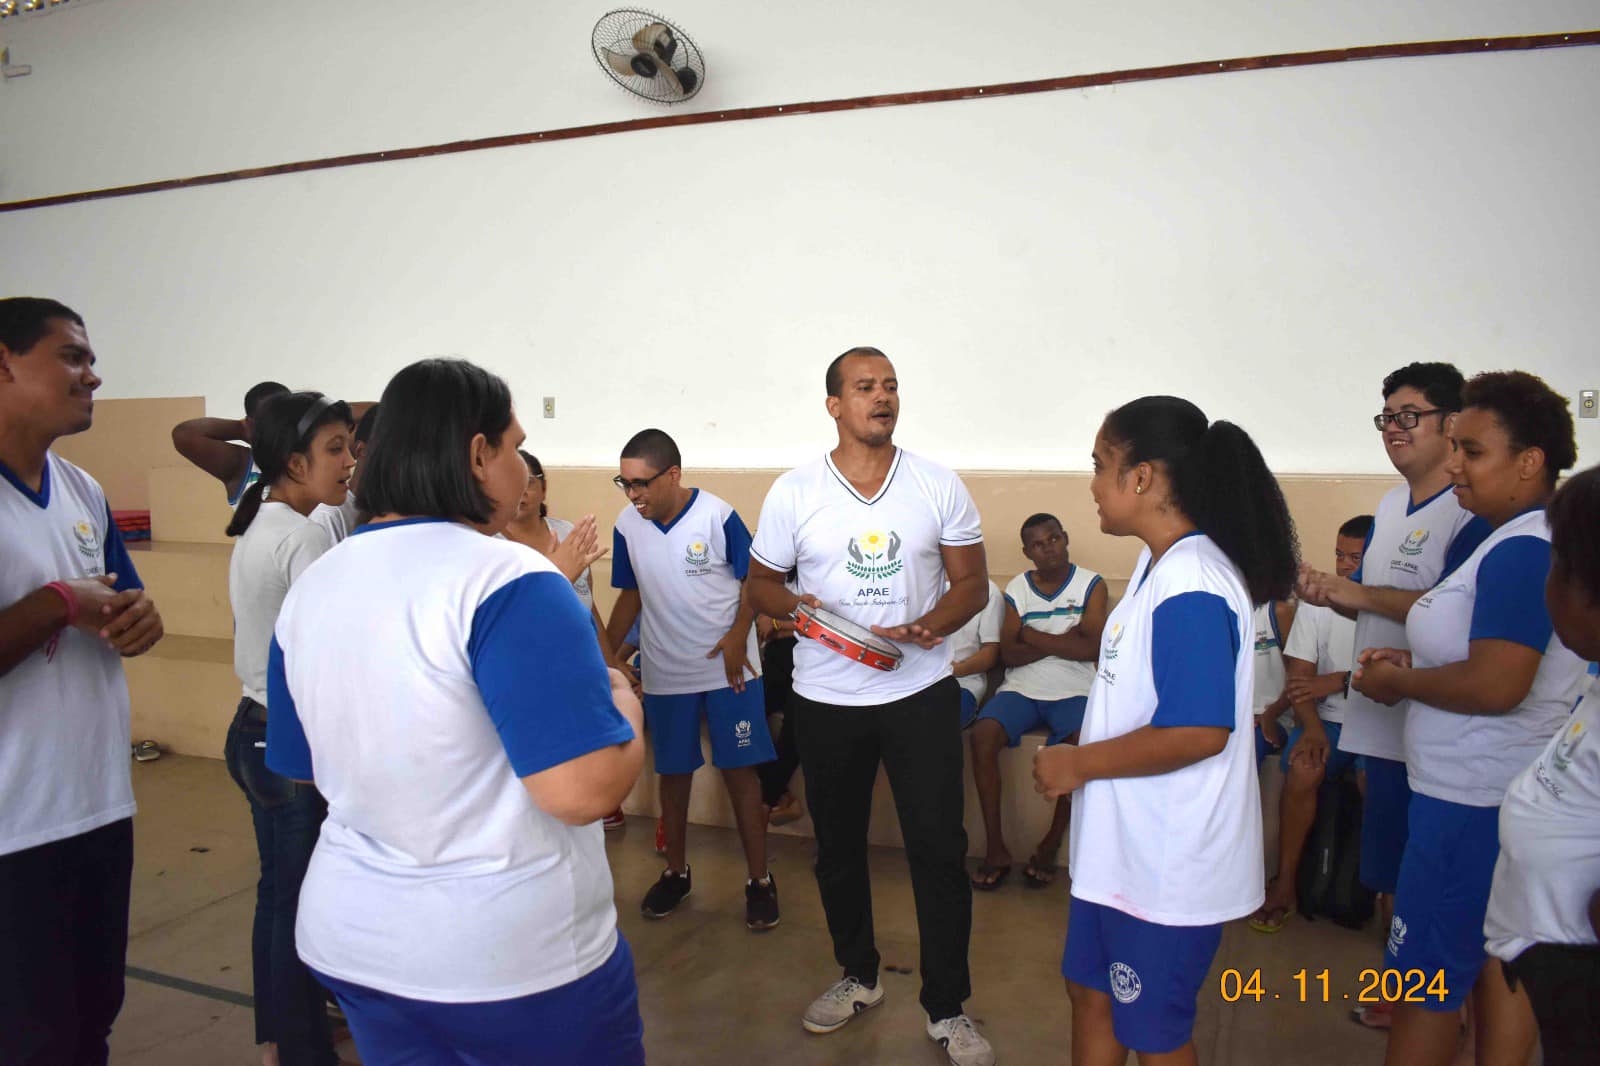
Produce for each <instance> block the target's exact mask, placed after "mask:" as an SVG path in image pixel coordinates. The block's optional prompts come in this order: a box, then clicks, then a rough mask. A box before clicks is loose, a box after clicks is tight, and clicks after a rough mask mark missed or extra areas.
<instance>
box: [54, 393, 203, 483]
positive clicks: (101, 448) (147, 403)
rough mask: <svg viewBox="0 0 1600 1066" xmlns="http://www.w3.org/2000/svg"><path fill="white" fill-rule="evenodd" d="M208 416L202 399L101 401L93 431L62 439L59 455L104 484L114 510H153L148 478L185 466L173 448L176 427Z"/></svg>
mask: <svg viewBox="0 0 1600 1066" xmlns="http://www.w3.org/2000/svg"><path fill="white" fill-rule="evenodd" d="M205 413H206V402H205V400H203V399H202V398H201V397H199V396H175V397H169V398H164V399H159V400H97V401H95V405H94V426H93V427H91V428H90V429H89V430H88V431H87V432H84V433H79V434H77V435H76V436H72V437H63V438H61V439H60V440H58V441H57V442H56V446H55V451H56V454H58V455H60V456H61V457H62V458H63V459H66V460H68V461H69V462H73V463H76V464H78V465H79V466H81V467H83V468H84V469H85V470H87V471H89V472H90V473H91V474H93V475H94V476H95V477H96V478H97V479H99V481H100V485H101V487H102V488H104V489H105V490H106V499H108V500H110V501H111V508H112V510H115V511H144V510H149V509H150V492H149V483H148V481H147V479H146V474H147V473H148V472H149V471H150V470H151V469H152V468H154V467H158V466H171V465H173V464H174V463H181V462H183V457H182V456H180V455H179V454H178V453H177V452H176V451H174V450H173V447H172V436H171V434H172V427H173V426H175V425H177V424H178V423H179V422H183V421H187V420H188V419H191V418H199V417H201V416H202V415H204V414H205Z"/></svg>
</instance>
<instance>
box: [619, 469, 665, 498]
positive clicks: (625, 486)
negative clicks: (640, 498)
mask: <svg viewBox="0 0 1600 1066" xmlns="http://www.w3.org/2000/svg"><path fill="white" fill-rule="evenodd" d="M671 469H672V467H670V466H669V467H667V470H671ZM667 470H663V471H661V472H660V473H657V474H652V475H651V476H650V477H641V478H634V479H633V480H632V481H630V480H628V479H627V478H625V477H623V476H622V475H621V474H618V475H617V476H616V477H614V478H612V479H611V483H612V484H613V485H615V486H616V487H617V488H619V489H621V490H622V491H623V492H643V491H644V490H645V489H647V488H649V487H650V482H652V481H654V480H655V479H656V478H658V477H660V476H661V475H662V474H665V473H666V472H667Z"/></svg>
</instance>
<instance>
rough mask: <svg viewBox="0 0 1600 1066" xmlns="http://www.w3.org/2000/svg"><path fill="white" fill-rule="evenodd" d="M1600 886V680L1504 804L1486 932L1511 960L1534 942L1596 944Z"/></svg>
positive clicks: (1491, 945) (1498, 952)
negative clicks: (1592, 912)
mask: <svg viewBox="0 0 1600 1066" xmlns="http://www.w3.org/2000/svg"><path fill="white" fill-rule="evenodd" d="M1596 885H1600V682H1591V684H1590V685H1589V692H1588V695H1586V696H1585V697H1584V698H1583V702H1582V703H1580V704H1578V709H1577V710H1576V711H1574V712H1573V713H1572V717H1571V718H1570V719H1568V720H1567V723H1566V725H1564V726H1563V727H1562V728H1561V730H1560V731H1559V732H1558V733H1556V735H1555V736H1553V737H1551V738H1550V740H1549V741H1548V742H1547V743H1546V744H1545V748H1544V751H1542V752H1540V753H1539V757H1538V758H1536V759H1535V760H1534V761H1533V763H1532V764H1531V765H1530V766H1528V768H1527V769H1525V770H1523V771H1522V773H1520V774H1518V775H1517V777H1516V779H1515V780H1514V781H1512V782H1511V787H1510V788H1509V789H1507V790H1506V798H1505V802H1504V803H1502V804H1501V805H1500V858H1499V860H1498V861H1497V862H1496V863H1495V867H1494V888H1493V889H1492V890H1491V891H1490V893H1489V913H1488V915H1487V916H1486V917H1485V918H1484V922H1483V931H1484V936H1485V938H1486V940H1487V948H1488V952H1489V954H1491V955H1493V956H1495V957H1496V958H1498V959H1505V960H1507V961H1510V960H1511V959H1515V958H1516V957H1517V956H1518V955H1521V954H1522V953H1523V952H1524V951H1526V950H1527V949H1528V948H1530V947H1532V946H1533V945H1534V944H1593V943H1594V942H1595V935H1594V927H1593V926H1592V925H1590V924H1589V897H1590V895H1592V894H1593V893H1594V890H1595V886H1596Z"/></svg>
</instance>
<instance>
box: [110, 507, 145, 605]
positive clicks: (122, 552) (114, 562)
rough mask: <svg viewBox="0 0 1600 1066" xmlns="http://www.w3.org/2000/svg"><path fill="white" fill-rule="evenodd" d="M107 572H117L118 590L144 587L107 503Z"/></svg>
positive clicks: (124, 590)
mask: <svg viewBox="0 0 1600 1066" xmlns="http://www.w3.org/2000/svg"><path fill="white" fill-rule="evenodd" d="M105 566H106V573H108V574H116V575H117V583H116V586H115V588H116V590H117V591H118V592H126V591H127V590H128V589H142V588H144V582H143V581H140V580H139V571H137V570H135V569H134V568H133V559H131V558H130V557H129V556H128V545H127V542H125V541H124V540H123V539H122V530H120V529H118V528H117V520H116V518H115V517H113V516H112V514H111V505H110V504H109V503H108V504H106V557H105Z"/></svg>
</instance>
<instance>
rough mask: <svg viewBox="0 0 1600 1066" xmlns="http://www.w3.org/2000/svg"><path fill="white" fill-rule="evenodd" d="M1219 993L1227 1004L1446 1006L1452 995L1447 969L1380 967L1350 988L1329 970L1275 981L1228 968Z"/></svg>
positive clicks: (1363, 973) (1255, 971)
mask: <svg viewBox="0 0 1600 1066" xmlns="http://www.w3.org/2000/svg"><path fill="white" fill-rule="evenodd" d="M1340 984H1342V982H1341V983H1340ZM1217 991H1218V993H1219V994H1220V995H1221V996H1222V1001H1223V1002H1224V1003H1239V1002H1246V1003H1270V1002H1274V1001H1278V1002H1289V1003H1339V1002H1345V1003H1443V1002H1444V1001H1445V999H1447V998H1448V997H1449V995H1450V992H1449V990H1448V989H1447V988H1446V987H1445V983H1444V971H1443V970H1433V971H1431V972H1429V971H1424V970H1384V969H1376V968H1368V969H1365V970H1362V971H1360V972H1359V973H1358V974H1356V979H1355V981H1354V982H1353V985H1351V986H1348V987H1339V986H1338V985H1336V983H1335V982H1334V980H1333V978H1332V976H1331V974H1330V973H1329V971H1327V970H1296V971H1295V972H1294V973H1292V974H1290V975H1289V976H1288V978H1287V980H1285V981H1282V982H1274V981H1271V980H1269V979H1268V978H1265V977H1263V976H1262V974H1261V970H1260V969H1259V968H1256V969H1253V970H1238V969H1227V970H1223V971H1222V976H1221V978H1220V979H1219V981H1218V988H1217Z"/></svg>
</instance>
